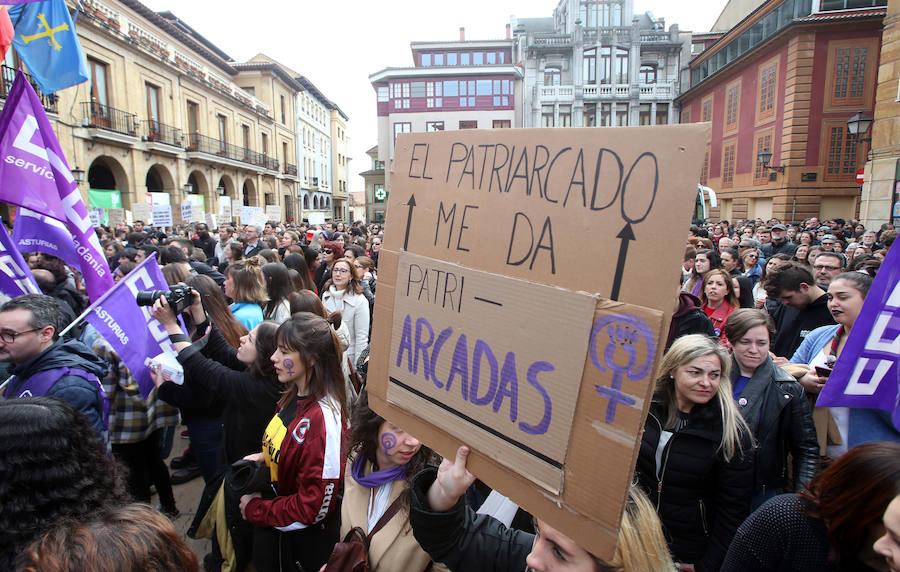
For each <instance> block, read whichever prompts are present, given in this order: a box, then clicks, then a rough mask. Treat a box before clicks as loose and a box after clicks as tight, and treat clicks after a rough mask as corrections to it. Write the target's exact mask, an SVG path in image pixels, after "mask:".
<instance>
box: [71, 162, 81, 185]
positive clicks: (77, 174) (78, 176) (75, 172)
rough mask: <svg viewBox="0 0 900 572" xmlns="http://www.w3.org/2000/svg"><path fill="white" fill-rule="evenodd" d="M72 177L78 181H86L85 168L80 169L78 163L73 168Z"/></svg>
mask: <svg viewBox="0 0 900 572" xmlns="http://www.w3.org/2000/svg"><path fill="white" fill-rule="evenodd" d="M72 178H73V179H75V182H76V183H83V182H84V169H79V168H78V165H75V168H74V169H72Z"/></svg>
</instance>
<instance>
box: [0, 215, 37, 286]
mask: <svg viewBox="0 0 900 572" xmlns="http://www.w3.org/2000/svg"><path fill="white" fill-rule="evenodd" d="M0 292H3V293H4V294H6V295H7V296H9V297H11V298H15V297H16V296H21V295H22V294H40V293H41V290H40V288H38V285H37V283H36V282H35V281H34V276H33V275H32V274H31V268H29V267H28V263H26V262H25V259H24V258H22V253H20V252H19V251H18V249H16V247H15V245H14V244H13V241H12V238H10V236H9V233H8V232H6V226H4V225H3V223H2V222H0Z"/></svg>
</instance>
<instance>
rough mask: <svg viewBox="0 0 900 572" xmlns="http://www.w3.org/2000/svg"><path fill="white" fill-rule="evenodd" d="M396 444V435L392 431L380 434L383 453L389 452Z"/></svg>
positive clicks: (387, 453)
mask: <svg viewBox="0 0 900 572" xmlns="http://www.w3.org/2000/svg"><path fill="white" fill-rule="evenodd" d="M396 446H397V437H396V436H395V435H394V434H393V433H385V434H384V435H382V436H381V448H382V449H384V454H385V455H390V454H391V449H393V448H394V447H396Z"/></svg>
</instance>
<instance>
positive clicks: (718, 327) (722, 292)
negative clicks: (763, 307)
mask: <svg viewBox="0 0 900 572" xmlns="http://www.w3.org/2000/svg"><path fill="white" fill-rule="evenodd" d="M700 301H701V302H703V311H704V312H705V313H706V316H707V317H708V318H709V321H710V322H712V325H713V329H714V330H715V331H716V336H718V337H719V341H720V342H724V340H725V320H727V319H728V316H730V315H731V313H732V312H734V311H735V310H736V309H738V307H740V304H739V303H738V299H737V296H736V295H735V293H734V282H732V280H731V276H729V275H728V273H727V272H725V271H724V270H722V269H721V268H716V269H713V270H710V271H709V272H707V273H706V275H705V276H704V277H703V291H702V292H701V294H700Z"/></svg>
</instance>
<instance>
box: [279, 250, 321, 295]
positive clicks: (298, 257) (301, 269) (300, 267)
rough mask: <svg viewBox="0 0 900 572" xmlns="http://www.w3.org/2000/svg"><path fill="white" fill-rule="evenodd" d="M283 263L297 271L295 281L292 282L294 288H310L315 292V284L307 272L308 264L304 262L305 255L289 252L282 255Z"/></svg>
mask: <svg viewBox="0 0 900 572" xmlns="http://www.w3.org/2000/svg"><path fill="white" fill-rule="evenodd" d="M284 265H285V266H287V267H288V268H290V269H292V270H296V271H297V274H298V276H297V282H296V283H295V284H294V290H301V289H304V288H305V289H306V290H312V291H313V292H316V284H315V282H313V280H312V277H311V276H310V273H309V266H308V265H307V264H306V257H305V256H303V255H302V254H296V253H291V254H288V255H287V256H285V257H284Z"/></svg>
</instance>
